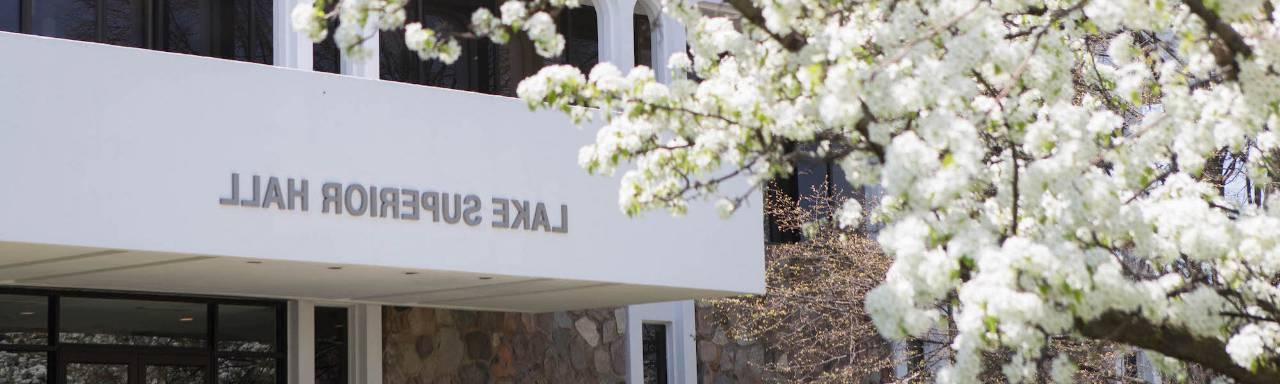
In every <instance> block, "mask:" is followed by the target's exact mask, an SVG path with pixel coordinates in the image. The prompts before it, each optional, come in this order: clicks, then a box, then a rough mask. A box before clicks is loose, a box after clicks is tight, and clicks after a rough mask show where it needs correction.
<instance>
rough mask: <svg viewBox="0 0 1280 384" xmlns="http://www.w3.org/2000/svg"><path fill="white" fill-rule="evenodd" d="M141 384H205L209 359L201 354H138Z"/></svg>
mask: <svg viewBox="0 0 1280 384" xmlns="http://www.w3.org/2000/svg"><path fill="white" fill-rule="evenodd" d="M137 365H138V373H139V374H141V375H142V380H141V383H140V384H205V383H206V382H207V380H208V377H209V375H208V367H209V360H208V359H207V358H204V357H201V356H173V355H168V356H166V355H141V356H138V363H137Z"/></svg>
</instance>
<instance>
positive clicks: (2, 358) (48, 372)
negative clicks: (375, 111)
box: [0, 288, 288, 384]
mask: <svg viewBox="0 0 1280 384" xmlns="http://www.w3.org/2000/svg"><path fill="white" fill-rule="evenodd" d="M283 317H284V305H283V303H280V302H264V301H259V300H239V299H213V298H192V297H170V296H158V295H135V294H125V293H114V292H91V291H75V292H61V291H52V290H43V289H28V288H0V384H7V383H24V384H25V383H30V384H44V383H67V384H74V383H85V384H88V383H92V384H112V383H121V384H131V383H132V384H136V383H148V384H208V383H226V384H276V383H283V382H284V381H285V379H286V375H285V372H284V370H282V369H280V368H279V367H281V365H280V364H281V362H282V361H284V359H285V358H287V357H288V356H287V354H286V353H285V352H284V351H282V348H280V347H279V346H280V345H282V344H283V343H284V342H285V341H284V340H283V336H282V335H283V334H284V329H285V327H284V322H283ZM49 335H58V337H49ZM59 376H61V377H59Z"/></svg>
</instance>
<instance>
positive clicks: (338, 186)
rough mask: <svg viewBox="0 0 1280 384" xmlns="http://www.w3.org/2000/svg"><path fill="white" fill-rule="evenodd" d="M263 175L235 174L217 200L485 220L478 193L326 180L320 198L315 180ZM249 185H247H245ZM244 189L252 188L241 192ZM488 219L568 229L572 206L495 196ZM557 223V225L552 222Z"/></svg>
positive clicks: (495, 223) (500, 224)
mask: <svg viewBox="0 0 1280 384" xmlns="http://www.w3.org/2000/svg"><path fill="white" fill-rule="evenodd" d="M283 180H284V182H281V178H279V177H275V176H269V177H265V178H264V177H262V176H258V175H254V176H253V177H252V178H251V179H250V180H249V181H248V184H249V185H247V186H242V185H241V183H240V174H238V173H232V174H231V192H230V194H229V196H226V197H222V198H219V199H218V203H219V204H222V205H232V206H241V207H250V208H276V209H280V210H294V211H302V212H307V211H309V210H310V209H311V205H310V203H312V202H316V203H319V204H320V213H325V214H332V215H348V216H363V217H373V218H384V219H392V220H409V221H419V220H430V221H432V222H437V223H438V222H441V221H443V222H445V223H446V224H458V223H463V224H466V225H468V226H473V227H474V226H478V225H480V224H481V223H483V222H484V219H485V211H484V201H483V200H482V199H481V198H480V196H477V195H474V194H461V193H451V192H437V191H428V190H417V189H410V188H394V187H378V186H375V185H362V184H357V183H351V184H342V183H332V182H331V183H323V184H320V185H319V186H318V189H319V193H318V194H317V196H318V197H319V198H320V199H319V201H313V200H311V196H312V193H311V192H312V190H311V183H310V182H308V181H307V179H294V178H285V179H283ZM242 188H244V189H245V190H242ZM241 192H247V193H245V194H244V195H241ZM488 202H489V205H490V206H491V209H490V210H489V211H488V212H489V213H490V215H489V216H488V217H489V223H490V225H491V226H492V227H494V228H503V229H516V230H527V231H543V232H552V233H569V206H568V205H564V204H561V205H560V209H559V212H556V210H555V209H554V207H553V208H552V209H551V210H548V209H547V205H546V204H544V203H543V202H540V201H529V200H520V199H513V198H500V197H494V198H490V199H489V200H488ZM553 223H554V224H553Z"/></svg>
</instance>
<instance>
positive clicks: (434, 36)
mask: <svg viewBox="0 0 1280 384" xmlns="http://www.w3.org/2000/svg"><path fill="white" fill-rule="evenodd" d="M408 2H409V0H314V1H302V2H299V4H298V5H297V6H296V7H295V8H294V9H293V11H292V14H291V15H290V16H291V19H292V24H293V28H294V29H295V30H297V31H298V32H301V33H303V34H305V35H306V36H307V38H309V39H311V41H312V42H315V43H319V42H322V41H324V40H325V38H326V37H328V36H329V33H330V32H329V29H328V28H329V21H330V20H331V19H335V18H336V19H337V20H338V26H337V28H336V29H335V30H334V31H333V39H334V43H335V44H337V45H338V47H339V48H340V49H341V50H342V52H343V53H344V54H345V55H346V56H347V57H349V58H352V59H354V60H363V59H366V58H368V56H369V55H370V53H371V52H370V51H369V50H368V48H366V45H365V43H366V42H367V41H368V40H369V39H371V38H372V37H373V36H374V34H373V32H374V31H376V30H381V31H387V32H389V31H392V30H395V29H399V28H401V27H403V28H404V41H405V45H406V46H407V47H408V48H409V49H411V50H413V51H414V52H416V53H417V54H418V57H419V58H421V59H422V60H439V61H441V62H443V63H446V64H451V63H453V62H454V61H456V60H458V58H459V56H460V55H461V54H462V45H461V44H460V43H459V42H458V36H455V35H452V34H449V33H444V32H442V31H437V30H434V29H432V28H430V27H428V26H424V25H422V23H418V22H415V23H410V24H408V25H405V17H406V10H405V7H406V6H407V5H408ZM330 5H336V6H332V7H331V6H330ZM578 6H580V4H579V2H578V0H532V1H528V2H526V1H520V0H508V1H506V2H505V3H503V4H502V5H501V7H500V8H499V10H500V12H501V15H499V16H495V15H494V14H493V13H492V12H491V11H489V9H487V8H480V9H477V10H476V11H475V12H474V13H473V14H472V17H471V26H470V27H471V31H472V32H474V33H475V35H476V36H479V37H484V38H489V39H491V40H492V41H494V42H496V43H499V44H504V43H506V42H507V41H508V40H509V39H510V38H511V36H512V35H513V34H515V33H524V34H525V35H527V36H528V37H529V39H530V40H531V41H533V43H534V48H535V50H536V51H537V53H538V54H539V55H541V56H543V57H555V56H558V55H560V52H561V51H563V50H564V44H565V40H564V36H561V35H560V34H559V33H558V32H557V31H556V23H555V20H554V19H553V18H552V16H551V14H550V13H548V12H549V11H553V10H556V9H561V8H574V7H578ZM329 9H332V10H331V11H326V10H329Z"/></svg>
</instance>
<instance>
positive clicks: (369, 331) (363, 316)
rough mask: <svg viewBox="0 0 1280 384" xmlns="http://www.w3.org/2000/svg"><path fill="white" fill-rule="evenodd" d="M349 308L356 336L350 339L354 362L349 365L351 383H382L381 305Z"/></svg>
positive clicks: (363, 305)
mask: <svg viewBox="0 0 1280 384" xmlns="http://www.w3.org/2000/svg"><path fill="white" fill-rule="evenodd" d="M351 310H353V311H355V316H354V320H355V321H354V322H353V326H354V328H355V330H356V331H355V336H356V337H355V338H354V339H353V340H351V342H352V345H353V346H355V348H353V352H355V361H354V362H355V364H353V365H352V366H351V370H352V372H354V373H355V375H354V376H355V380H354V381H353V383H355V384H382V306H381V305H377V304H359V305H356V306H354V307H352V308H351Z"/></svg>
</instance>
